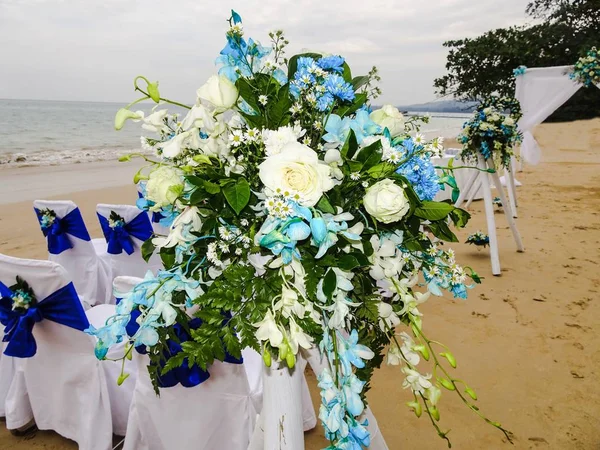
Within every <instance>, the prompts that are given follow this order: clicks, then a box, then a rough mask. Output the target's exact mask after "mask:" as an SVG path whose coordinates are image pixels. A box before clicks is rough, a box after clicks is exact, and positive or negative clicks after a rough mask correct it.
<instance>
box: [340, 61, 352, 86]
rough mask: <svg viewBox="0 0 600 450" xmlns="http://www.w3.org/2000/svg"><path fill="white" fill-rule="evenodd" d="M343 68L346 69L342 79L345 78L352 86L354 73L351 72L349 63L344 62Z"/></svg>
mask: <svg viewBox="0 0 600 450" xmlns="http://www.w3.org/2000/svg"><path fill="white" fill-rule="evenodd" d="M342 67H343V68H344V72H343V73H342V77H343V78H344V80H346V82H348V83H350V84H352V71H351V70H350V66H349V65H348V63H347V62H345V61H344V65H343V66H342Z"/></svg>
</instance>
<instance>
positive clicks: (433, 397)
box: [425, 386, 442, 406]
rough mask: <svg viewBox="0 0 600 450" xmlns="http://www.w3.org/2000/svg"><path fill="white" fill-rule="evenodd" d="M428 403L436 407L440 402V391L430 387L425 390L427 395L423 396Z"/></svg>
mask: <svg viewBox="0 0 600 450" xmlns="http://www.w3.org/2000/svg"><path fill="white" fill-rule="evenodd" d="M425 396H426V397H427V400H429V403H431V404H432V405H433V406H436V405H437V404H438V402H439V401H440V397H441V396H442V390H441V389H440V388H438V387H436V386H431V387H430V388H429V389H427V393H426V394H425Z"/></svg>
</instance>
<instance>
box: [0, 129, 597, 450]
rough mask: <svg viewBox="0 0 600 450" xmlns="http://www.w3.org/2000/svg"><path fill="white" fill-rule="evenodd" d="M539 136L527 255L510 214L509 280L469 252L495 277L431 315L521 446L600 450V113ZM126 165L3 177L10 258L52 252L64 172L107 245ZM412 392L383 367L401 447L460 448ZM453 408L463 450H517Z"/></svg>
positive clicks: (393, 433) (449, 410)
mask: <svg viewBox="0 0 600 450" xmlns="http://www.w3.org/2000/svg"><path fill="white" fill-rule="evenodd" d="M535 134H536V137H537V139H538V141H539V143H540V146H541V148H542V151H543V162H542V163H541V164H540V165H539V166H536V167H531V166H526V167H525V169H524V172H521V173H519V174H518V176H517V178H518V179H519V180H520V181H522V182H523V186H522V187H520V188H519V189H518V195H519V219H518V226H519V229H520V231H521V234H522V236H523V240H524V243H525V247H526V251H525V253H517V252H516V251H515V245H514V242H513V241H512V238H511V235H510V231H509V230H508V227H507V225H506V222H505V220H504V217H503V215H501V214H498V215H497V216H496V218H497V223H498V235H499V242H500V258H501V263H502V269H503V273H502V276H501V277H494V276H492V274H491V270H490V264H489V254H488V251H487V250H481V251H480V250H477V249H476V248H473V247H471V246H468V245H466V244H462V243H461V244H455V245H454V246H453V247H454V248H455V250H456V253H457V260H458V261H459V262H460V263H462V264H463V265H467V266H471V267H474V268H475V269H476V270H477V271H478V272H479V274H480V275H481V276H483V277H484V283H483V285H481V286H477V287H475V288H474V289H473V290H471V291H470V293H469V294H470V295H469V299H468V300H467V301H460V300H458V301H457V300H452V299H450V298H435V299H432V300H430V301H429V302H428V303H427V304H426V305H425V307H424V308H422V310H423V312H424V313H425V331H426V332H427V333H428V334H429V336H434V337H435V338H436V339H438V340H440V341H442V342H444V343H445V344H447V345H448V346H449V347H450V348H451V349H452V351H453V352H454V355H455V356H456V359H457V361H458V368H457V369H456V373H457V375H458V376H459V377H460V378H463V379H464V380H466V381H467V382H468V383H469V385H470V386H471V387H472V388H473V389H475V391H476V392H477V394H478V396H479V398H480V400H479V401H478V404H479V406H480V408H481V411H482V412H484V413H485V414H486V415H488V416H489V417H490V418H491V419H493V420H496V421H499V422H501V423H502V424H503V425H504V426H505V427H506V428H508V429H510V430H511V431H512V432H513V433H514V443H515V446H514V448H517V449H537V448H540V449H544V448H547V449H565V450H570V449H582V450H583V449H585V450H588V449H589V450H592V449H599V448H600V434H599V433H598V430H600V419H599V417H600V387H599V380H600V378H599V375H600V339H599V338H598V335H597V330H598V326H599V325H600V300H599V299H598V293H599V291H600V271H599V270H598V265H599V263H600V119H595V120H592V121H580V122H573V123H567V124H544V125H541V126H539V127H538V128H537V129H536V133H535ZM101 164H103V165H104V164H106V163H101ZM114 166H116V163H115V164H113V165H106V166H102V167H101V166H100V165H97V164H89V165H79V166H72V167H70V168H69V167H67V166H61V167H49V168H44V169H37V168H29V169H10V170H0V203H10V204H9V205H2V208H1V212H0V252H2V253H6V254H9V255H14V256H20V257H28V258H44V257H45V256H46V252H45V248H44V240H43V238H42V236H41V233H40V231H39V228H38V225H37V222H36V220H35V217H34V214H33V211H32V207H31V200H32V199H33V198H34V197H44V196H45V195H44V192H45V191H44V189H45V187H44V180H48V179H54V178H55V177H56V179H58V180H62V181H64V186H65V187H63V188H62V190H61V192H56V191H55V190H50V189H49V188H48V190H47V192H48V195H50V194H52V195H57V196H58V197H57V198H62V199H65V198H68V199H72V200H74V201H75V202H76V203H77V204H78V205H79V206H80V208H81V210H82V212H83V215H84V218H85V220H86V222H87V224H88V226H89V228H90V233H91V234H92V236H93V237H100V230H99V227H98V224H97V220H96V219H95V217H94V207H95V205H96V204H97V203H101V202H105V203H113V202H114V203H127V202H129V203H132V202H133V201H134V200H135V198H136V193H135V189H134V187H133V186H131V185H129V186H122V187H119V183H120V180H123V183H127V182H128V181H129V177H130V176H131V174H133V172H135V169H134V166H130V167H131V170H130V171H129V170H124V169H123V167H124V166H123V165H119V166H117V167H118V169H113V167H114ZM109 168H110V170H109ZM80 170H83V171H84V172H85V173H86V174H87V175H86V176H85V177H83V178H82V179H87V180H90V183H91V184H89V185H91V186H97V185H98V184H97V183H98V180H99V181H100V182H101V181H102V176H101V174H102V173H105V174H107V173H109V172H110V174H109V175H110V176H111V180H112V181H111V183H113V184H112V186H114V187H103V188H102V189H100V190H90V191H85V192H75V193H69V192H68V191H64V189H66V188H67V187H68V186H73V184H70V185H69V182H68V181H67V176H69V177H70V176H71V173H75V171H80ZM107 171H108V172H107ZM21 174H26V177H21ZM99 174H100V175H99ZM76 176H81V175H76ZM7 179H10V186H7V183H5V180H7ZM24 180H26V181H24ZM95 183H96V184H95ZM100 185H101V186H102V184H100ZM53 189H54V188H53ZM71 190H73V189H71ZM33 194H35V195H33ZM32 195H33V196H32ZM11 202H17V203H11ZM471 210H472V213H473V220H472V222H471V223H470V224H469V225H468V227H467V229H466V230H464V231H461V232H460V233H459V235H460V238H461V240H463V241H464V239H465V238H466V236H467V234H469V233H471V232H474V231H476V230H478V229H481V230H485V216H484V215H483V211H482V210H483V205H482V203H481V202H475V203H474V204H473V206H472V208H471ZM307 378H308V380H309V383H310V384H311V386H312V393H313V399H314V400H315V401H317V400H318V398H317V397H318V394H317V391H316V389H315V385H316V383H315V378H314V375H313V374H312V373H310V372H307ZM401 384H402V376H401V374H400V372H399V369H398V368H394V367H383V368H382V369H380V370H379V371H378V372H376V375H375V377H374V380H373V389H372V390H371V391H370V392H369V395H368V399H369V402H370V405H371V407H372V409H373V412H374V413H375V415H376V417H377V418H378V421H379V426H380V428H381V430H382V432H383V434H384V436H385V438H386V440H387V442H388V445H389V447H390V449H391V450H398V449H443V448H446V446H445V443H444V442H443V441H442V440H440V439H439V438H438V437H437V435H436V434H435V432H434V430H433V429H432V427H431V424H430V423H428V421H427V418H425V417H422V418H421V419H416V418H415V417H414V416H413V415H412V413H410V412H409V411H408V410H407V408H406V407H405V405H404V403H405V402H406V401H409V400H410V396H409V393H408V392H407V391H405V390H403V389H402V386H401ZM441 403H442V405H441V414H442V420H441V426H442V427H443V428H444V429H452V432H451V433H450V437H451V439H452V442H453V445H454V446H453V448H455V449H508V448H513V447H511V446H510V444H508V443H507V442H506V440H505V439H504V438H503V435H502V433H500V432H499V431H497V430H495V429H493V428H492V427H490V426H489V425H487V424H485V423H484V422H483V421H481V420H480V419H479V418H478V417H477V416H476V415H475V414H473V413H472V412H471V411H469V410H467V409H466V408H465V407H464V406H463V405H462V404H461V402H460V401H459V400H458V399H457V398H456V396H455V395H453V393H450V392H445V393H444V395H443V396H442V400H441ZM321 436H322V430H321V429H317V430H314V431H312V432H310V433H308V434H307V439H306V442H307V443H306V448H308V449H318V448H322V447H324V446H325V444H326V442H325V440H324V439H323V438H322V437H321ZM9 448H10V449H17V450H21V449H30V448H37V449H74V448H76V445H75V444H74V443H72V442H69V441H67V440H65V439H63V438H61V437H60V436H58V435H56V434H54V433H52V432H43V433H42V432H40V433H38V434H37V436H35V437H34V438H33V439H31V440H23V439H18V438H14V437H12V436H11V435H10V434H9V433H8V432H7V431H6V430H5V429H4V427H3V426H2V425H0V449H9Z"/></svg>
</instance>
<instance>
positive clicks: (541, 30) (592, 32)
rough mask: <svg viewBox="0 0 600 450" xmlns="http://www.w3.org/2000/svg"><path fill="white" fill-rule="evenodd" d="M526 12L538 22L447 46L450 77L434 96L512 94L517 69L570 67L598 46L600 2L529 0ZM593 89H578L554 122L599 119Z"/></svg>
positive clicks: (597, 95)
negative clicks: (522, 67) (557, 120)
mask: <svg viewBox="0 0 600 450" xmlns="http://www.w3.org/2000/svg"><path fill="white" fill-rule="evenodd" d="M526 12H527V14H528V15H529V16H530V17H532V18H535V19H537V20H541V21H542V22H541V23H538V24H534V25H528V26H522V27H510V28H499V29H496V30H491V31H488V32H487V33H484V34H483V35H481V36H479V37H476V38H466V39H460V40H454V41H448V42H445V43H444V46H445V47H448V48H449V49H450V50H449V52H448V59H447V63H446V69H447V71H448V73H447V74H446V75H444V76H442V77H440V78H437V79H436V80H435V81H434V86H435V88H436V92H437V93H438V94H440V95H442V96H446V95H452V96H454V97H457V98H460V99H463V100H467V99H468V100H473V99H477V98H481V97H485V96H488V95H490V94H492V93H494V92H497V93H499V94H501V95H514V86H515V85H514V77H513V72H512V71H513V69H515V68H516V67H518V66H521V65H524V66H527V67H548V66H561V65H571V64H573V63H575V61H576V60H577V58H578V57H579V56H581V55H583V54H585V52H586V51H587V50H589V49H590V48H591V47H593V46H600V0H533V1H532V2H531V3H529V4H528V6H527V9H526ZM582 91H583V92H582ZM595 91H596V90H595V89H582V90H581V91H580V92H579V93H578V94H576V96H575V97H574V98H573V100H572V101H570V102H568V103H567V104H566V105H565V107H564V108H561V110H559V111H558V112H557V113H558V114H556V115H554V116H553V119H555V120H556V119H574V118H587V117H594V116H597V115H600V101H598V100H599V98H600V93H599V92H595Z"/></svg>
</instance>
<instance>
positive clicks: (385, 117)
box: [370, 105, 404, 137]
mask: <svg viewBox="0 0 600 450" xmlns="http://www.w3.org/2000/svg"><path fill="white" fill-rule="evenodd" d="M370 117H371V120H372V121H373V122H375V123H376V124H377V125H380V126H381V127H382V128H387V129H388V131H389V132H390V134H391V135H392V137H394V136H398V135H399V134H402V133H404V116H403V115H402V113H401V112H400V111H398V108H396V107H394V106H392V105H384V106H382V107H381V109H377V110H375V111H373V112H372V113H371V115H370Z"/></svg>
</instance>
